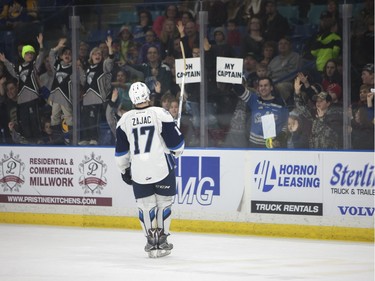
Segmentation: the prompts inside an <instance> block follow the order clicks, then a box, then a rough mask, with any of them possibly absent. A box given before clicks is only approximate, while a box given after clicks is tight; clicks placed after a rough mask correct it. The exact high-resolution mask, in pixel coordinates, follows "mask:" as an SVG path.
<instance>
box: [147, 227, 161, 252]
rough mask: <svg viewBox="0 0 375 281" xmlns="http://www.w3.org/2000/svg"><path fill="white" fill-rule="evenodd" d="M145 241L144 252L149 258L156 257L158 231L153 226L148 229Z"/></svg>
mask: <svg viewBox="0 0 375 281" xmlns="http://www.w3.org/2000/svg"><path fill="white" fill-rule="evenodd" d="M147 233H148V235H147V243H146V246H145V252H146V253H148V256H149V257H150V258H153V257H154V256H155V257H156V254H157V248H158V231H157V229H155V228H151V229H149V230H148V232H147Z"/></svg>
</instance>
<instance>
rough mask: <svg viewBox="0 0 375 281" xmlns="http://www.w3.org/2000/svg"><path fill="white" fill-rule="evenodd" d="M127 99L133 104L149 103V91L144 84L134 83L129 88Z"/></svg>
mask: <svg viewBox="0 0 375 281" xmlns="http://www.w3.org/2000/svg"><path fill="white" fill-rule="evenodd" d="M129 97H130V100H131V101H132V103H133V104H140V103H143V102H146V101H150V90H149V88H148V87H147V86H146V84H145V83H142V82H135V83H133V84H132V85H131V86H130V90H129Z"/></svg>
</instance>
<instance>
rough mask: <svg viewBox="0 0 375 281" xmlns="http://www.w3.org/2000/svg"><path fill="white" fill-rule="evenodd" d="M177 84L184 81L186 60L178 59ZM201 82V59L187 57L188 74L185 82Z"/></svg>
mask: <svg viewBox="0 0 375 281" xmlns="http://www.w3.org/2000/svg"><path fill="white" fill-rule="evenodd" d="M175 62H176V84H181V83H182V77H183V76H184V71H185V70H184V60H183V59H176V60H175ZM200 82H201V59H200V58H188V59H186V74H185V84H188V83H200Z"/></svg>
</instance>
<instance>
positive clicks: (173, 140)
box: [115, 82, 185, 257]
mask: <svg viewBox="0 0 375 281" xmlns="http://www.w3.org/2000/svg"><path fill="white" fill-rule="evenodd" d="M129 96H130V99H131V101H132V103H133V104H134V107H135V108H134V109H133V110H130V111H128V112H126V113H125V114H124V115H123V116H122V117H121V119H120V120H119V121H118V123H117V128H116V153H115V156H116V163H117V166H118V168H119V169H120V171H121V173H122V177H123V180H124V181H125V182H126V183H127V184H132V185H133V192H134V195H135V198H136V200H137V206H138V209H139V220H140V222H141V226H142V228H143V230H144V232H145V235H146V237H147V244H146V246H145V251H146V252H148V254H149V256H150V257H160V256H164V255H167V254H169V253H170V251H171V249H172V248H173V245H172V244H169V243H168V242H167V236H168V235H169V225H170V221H171V207H172V202H173V196H174V195H175V194H176V178H175V172H174V166H175V165H174V160H175V157H178V156H180V155H181V154H182V152H183V150H184V147H185V143H184V137H183V135H182V133H181V132H180V130H179V128H178V127H177V126H176V123H175V122H174V120H173V117H172V116H171V115H170V113H169V112H168V111H166V110H165V109H163V108H161V107H154V106H151V105H150V99H149V97H150V90H149V89H148V87H147V86H146V85H145V84H144V83H141V82H136V83H133V84H132V85H131V86H130V89H129Z"/></svg>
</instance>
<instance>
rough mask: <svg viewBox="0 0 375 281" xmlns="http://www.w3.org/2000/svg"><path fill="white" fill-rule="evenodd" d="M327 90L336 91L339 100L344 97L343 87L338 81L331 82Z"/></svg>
mask: <svg viewBox="0 0 375 281" xmlns="http://www.w3.org/2000/svg"><path fill="white" fill-rule="evenodd" d="M327 92H329V93H335V94H336V96H337V99H338V100H340V99H341V97H342V88H341V86H340V85H339V84H337V83H333V84H330V85H329V86H328V88H327Z"/></svg>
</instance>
